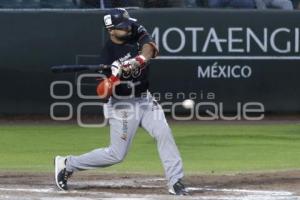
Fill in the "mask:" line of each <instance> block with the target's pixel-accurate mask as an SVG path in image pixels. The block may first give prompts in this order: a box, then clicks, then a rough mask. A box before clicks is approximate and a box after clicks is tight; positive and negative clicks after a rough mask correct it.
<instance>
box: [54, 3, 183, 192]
mask: <svg viewBox="0 0 300 200" xmlns="http://www.w3.org/2000/svg"><path fill="white" fill-rule="evenodd" d="M104 25H105V27H106V29H107V31H108V33H109V36H110V39H109V40H108V41H107V43H106V45H105V46H104V49H103V51H102V55H101V56H102V62H101V63H103V64H109V65H111V69H110V71H109V73H108V75H109V77H108V78H107V79H105V80H104V81H102V82H101V83H100V84H99V85H98V87H97V92H98V94H99V95H101V96H102V95H104V92H103V89H104V90H105V89H108V90H112V88H113V90H112V91H110V92H107V93H106V95H107V96H110V94H111V93H112V94H111V96H110V97H109V100H108V102H107V103H106V104H105V106H104V115H105V117H106V118H107V119H108V120H109V125H110V145H109V146H108V147H106V148H100V149H95V150H93V151H91V152H88V153H86V154H83V155H79V156H72V155H70V156H67V157H61V156H56V157H55V180H56V185H57V187H58V188H59V189H61V190H67V189H68V186H67V181H68V178H69V177H70V176H71V175H72V173H73V172H76V171H81V170H88V169H95V168H98V167H108V166H111V165H114V164H117V163H120V162H122V160H123V159H124V158H125V156H126V154H127V152H128V149H129V147H130V145H131V142H132V139H133V137H134V135H135V133H136V131H137V129H138V127H139V125H141V126H142V127H143V128H144V129H145V130H147V131H148V132H149V134H150V135H151V136H152V137H154V138H155V140H156V142H157V149H158V152H159V156H160V159H161V161H162V164H163V167H164V170H165V175H166V178H167V181H168V188H169V193H170V194H174V195H187V194H188V191H187V189H186V187H185V186H184V184H182V178H183V176H184V174H183V166H182V160H181V157H180V154H179V151H178V149H177V146H176V144H175V141H174V139H173V136H172V132H171V129H170V128H169V125H168V123H167V121H166V119H165V115H164V112H163V110H162V108H161V106H160V105H159V104H158V103H157V102H156V101H155V100H154V98H153V97H152V96H151V94H150V92H149V91H148V86H149V83H148V72H149V64H150V59H151V58H154V57H155V56H156V55H157V53H158V50H157V47H156V44H155V42H154V41H153V39H152V38H151V36H150V35H149V33H148V32H147V31H146V29H145V28H144V27H143V26H142V25H139V24H138V23H137V20H136V19H133V18H130V16H129V14H128V12H127V11H126V10H125V9H123V8H116V9H112V10H109V11H108V12H107V13H106V14H105V15H104ZM105 87H106V88H105Z"/></svg>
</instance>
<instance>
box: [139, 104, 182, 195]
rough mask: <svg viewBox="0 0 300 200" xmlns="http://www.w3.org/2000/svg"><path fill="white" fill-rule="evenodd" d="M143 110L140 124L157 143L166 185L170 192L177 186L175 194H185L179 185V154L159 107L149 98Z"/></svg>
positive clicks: (180, 168)
mask: <svg viewBox="0 0 300 200" xmlns="http://www.w3.org/2000/svg"><path fill="white" fill-rule="evenodd" d="M143 108H144V109H143V115H142V121H141V124H142V127H143V128H145V129H146V130H147V131H148V132H149V134H150V135H151V136H152V137H154V138H155V140H156V142H157V149H158V152H159V156H160V159H161V161H162V164H163V166H164V170H165V174H166V178H167V180H168V185H169V188H170V189H172V191H170V192H171V193H174V190H173V189H174V186H175V185H176V184H179V185H178V188H175V189H178V190H177V191H175V193H176V194H187V192H186V190H185V188H184V186H181V185H180V184H181V183H180V179H182V178H183V176H184V174H183V165H182V160H181V157H180V153H179V151H178V149H177V146H176V143H175V141H174V138H173V135H172V131H171V129H170V127H169V125H168V123H167V120H166V118H165V114H164V112H163V110H162V108H161V106H160V105H159V104H158V103H157V102H156V101H155V100H152V98H151V100H150V101H149V102H148V105H147V106H143ZM178 181H179V183H178ZM176 187H177V186H176Z"/></svg>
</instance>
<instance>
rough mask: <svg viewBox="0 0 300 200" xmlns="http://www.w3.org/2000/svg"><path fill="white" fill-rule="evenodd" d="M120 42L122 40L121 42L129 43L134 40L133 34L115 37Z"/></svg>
mask: <svg viewBox="0 0 300 200" xmlns="http://www.w3.org/2000/svg"><path fill="white" fill-rule="evenodd" d="M115 37H116V38H117V39H118V40H121V41H124V42H126V41H128V40H130V39H131V38H132V32H131V31H129V32H128V33H127V34H126V35H122V36H115Z"/></svg>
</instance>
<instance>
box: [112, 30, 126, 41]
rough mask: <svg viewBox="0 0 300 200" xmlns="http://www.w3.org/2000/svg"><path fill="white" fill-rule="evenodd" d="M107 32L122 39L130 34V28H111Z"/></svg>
mask: <svg viewBox="0 0 300 200" xmlns="http://www.w3.org/2000/svg"><path fill="white" fill-rule="evenodd" d="M109 33H110V35H111V36H113V37H115V38H117V39H119V40H122V41H124V40H127V39H128V38H129V37H130V36H131V29H112V30H110V31H109Z"/></svg>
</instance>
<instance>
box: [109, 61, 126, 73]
mask: <svg viewBox="0 0 300 200" xmlns="http://www.w3.org/2000/svg"><path fill="white" fill-rule="evenodd" d="M122 66H123V64H122V63H121V61H119V60H116V61H114V62H113V63H112V64H111V74H112V75H113V76H115V77H118V76H120V75H121V72H122Z"/></svg>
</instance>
